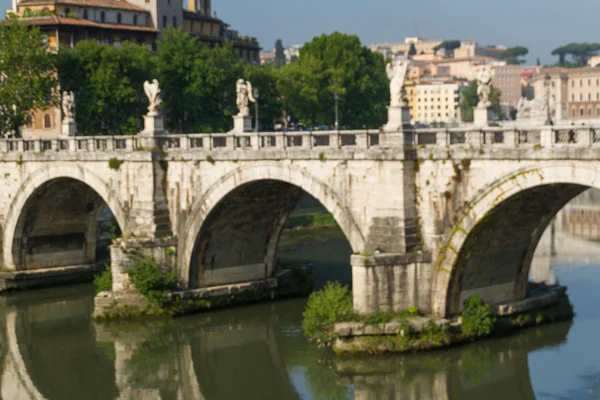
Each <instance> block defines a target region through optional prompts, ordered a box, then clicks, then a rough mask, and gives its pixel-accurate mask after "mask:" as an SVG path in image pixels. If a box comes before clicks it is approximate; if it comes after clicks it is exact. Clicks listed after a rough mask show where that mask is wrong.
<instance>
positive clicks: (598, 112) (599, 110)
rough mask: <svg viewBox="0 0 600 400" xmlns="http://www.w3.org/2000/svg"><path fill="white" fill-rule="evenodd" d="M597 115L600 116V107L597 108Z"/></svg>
mask: <svg viewBox="0 0 600 400" xmlns="http://www.w3.org/2000/svg"><path fill="white" fill-rule="evenodd" d="M596 116H600V108H596Z"/></svg>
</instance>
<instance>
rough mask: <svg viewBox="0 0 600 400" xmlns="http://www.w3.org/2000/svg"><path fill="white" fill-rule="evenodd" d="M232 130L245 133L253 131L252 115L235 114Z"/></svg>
mask: <svg viewBox="0 0 600 400" xmlns="http://www.w3.org/2000/svg"><path fill="white" fill-rule="evenodd" d="M231 132H234V133H244V132H252V117H250V116H249V115H246V116H243V115H234V116H233V129H232V130H231Z"/></svg>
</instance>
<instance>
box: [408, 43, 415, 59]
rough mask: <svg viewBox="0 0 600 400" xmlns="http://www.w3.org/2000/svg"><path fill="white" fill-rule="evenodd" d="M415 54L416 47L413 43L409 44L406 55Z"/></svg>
mask: <svg viewBox="0 0 600 400" xmlns="http://www.w3.org/2000/svg"><path fill="white" fill-rule="evenodd" d="M416 54H417V48H416V47H415V44H414V43H411V44H410V48H409V49H408V55H409V56H414V55H416Z"/></svg>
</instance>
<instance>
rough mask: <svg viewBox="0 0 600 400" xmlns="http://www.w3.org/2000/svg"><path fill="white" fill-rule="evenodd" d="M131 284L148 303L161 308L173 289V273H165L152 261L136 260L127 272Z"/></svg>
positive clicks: (174, 276) (174, 279)
mask: <svg viewBox="0 0 600 400" xmlns="http://www.w3.org/2000/svg"><path fill="white" fill-rule="evenodd" d="M128 275H129V280H130V281H131V284H132V285H133V286H134V287H135V288H136V289H137V290H138V291H139V292H140V293H141V294H142V295H143V296H144V297H145V298H146V299H147V300H148V301H149V302H150V304H152V305H155V306H159V307H162V306H163V305H164V304H165V303H166V302H167V300H168V296H169V292H171V291H172V290H173V289H175V283H176V274H175V271H172V272H166V271H165V270H163V269H162V268H161V267H160V265H159V264H158V263H157V262H156V260H154V259H149V258H138V259H136V260H134V262H133V266H132V267H131V269H130V270H129V272H128Z"/></svg>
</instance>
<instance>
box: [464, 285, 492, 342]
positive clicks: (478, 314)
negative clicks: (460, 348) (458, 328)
mask: <svg viewBox="0 0 600 400" xmlns="http://www.w3.org/2000/svg"><path fill="white" fill-rule="evenodd" d="M463 306H464V309H463V312H462V314H461V316H462V320H463V325H462V330H463V332H465V333H466V334H468V335H474V336H479V337H480V336H488V335H489V334H490V333H492V331H493V330H494V326H495V324H496V317H495V316H494V313H493V312H492V309H491V307H490V305H489V304H487V303H485V302H484V301H483V300H482V299H481V297H479V296H478V295H477V294H472V295H471V297H469V298H468V299H466V300H465V302H464V304H463Z"/></svg>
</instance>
